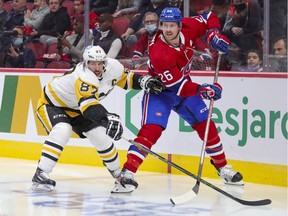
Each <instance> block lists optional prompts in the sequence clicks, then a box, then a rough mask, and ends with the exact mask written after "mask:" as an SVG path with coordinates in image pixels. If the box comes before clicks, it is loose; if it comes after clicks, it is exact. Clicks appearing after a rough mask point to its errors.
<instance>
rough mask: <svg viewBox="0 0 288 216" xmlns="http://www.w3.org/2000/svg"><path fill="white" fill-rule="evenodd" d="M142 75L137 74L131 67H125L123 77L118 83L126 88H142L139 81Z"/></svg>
mask: <svg viewBox="0 0 288 216" xmlns="http://www.w3.org/2000/svg"><path fill="white" fill-rule="evenodd" d="M140 76H141V75H139V74H135V73H133V72H131V71H130V70H129V69H127V68H125V69H124V72H123V73H122V77H121V79H120V80H119V81H118V82H117V83H116V85H117V86H119V87H120V88H123V89H125V90H131V89H141V87H140V85H139V82H138V80H139V78H140Z"/></svg>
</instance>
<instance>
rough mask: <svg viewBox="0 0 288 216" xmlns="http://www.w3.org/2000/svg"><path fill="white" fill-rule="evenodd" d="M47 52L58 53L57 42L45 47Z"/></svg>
mask: <svg viewBox="0 0 288 216" xmlns="http://www.w3.org/2000/svg"><path fill="white" fill-rule="evenodd" d="M46 53H47V54H52V53H58V54H59V51H58V49H57V43H54V44H50V45H49V46H48V48H47V52H46Z"/></svg>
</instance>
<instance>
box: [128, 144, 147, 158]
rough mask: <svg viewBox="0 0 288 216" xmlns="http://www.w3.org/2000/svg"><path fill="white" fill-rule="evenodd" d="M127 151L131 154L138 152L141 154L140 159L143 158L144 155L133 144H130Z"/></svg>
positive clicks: (137, 153)
mask: <svg viewBox="0 0 288 216" xmlns="http://www.w3.org/2000/svg"><path fill="white" fill-rule="evenodd" d="M128 152H129V153H130V154H131V153H132V154H135V155H138V156H139V154H140V155H141V156H142V158H141V159H142V160H144V158H145V157H146V156H145V155H144V154H143V153H142V152H141V151H140V150H139V149H138V148H137V147H136V146H135V145H131V146H130V147H129V149H128Z"/></svg>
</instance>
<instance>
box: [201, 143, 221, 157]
mask: <svg viewBox="0 0 288 216" xmlns="http://www.w3.org/2000/svg"><path fill="white" fill-rule="evenodd" d="M205 151H206V153H207V154H214V155H215V153H217V152H219V153H220V154H221V153H222V151H223V146H222V143H219V144H218V145H214V146H213V147H212V148H211V147H209V146H206V149H205Z"/></svg>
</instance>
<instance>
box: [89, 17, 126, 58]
mask: <svg viewBox="0 0 288 216" xmlns="http://www.w3.org/2000/svg"><path fill="white" fill-rule="evenodd" d="M97 20H98V22H99V31H98V32H97V33H96V35H95V37H94V40H93V45H95V46H96V45H99V46H100V47H101V48H102V49H103V50H104V51H105V53H107V57H109V58H117V56H118V54H119V52H120V50H121V48H122V41H121V38H120V36H119V35H117V34H116V33H115V32H114V30H113V29H112V25H113V16H112V15H111V14H109V13H104V14H101V15H100V16H99V17H98V18H97Z"/></svg>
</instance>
